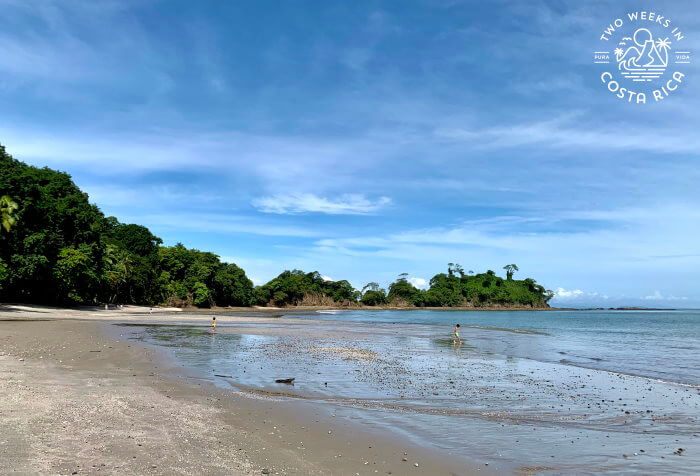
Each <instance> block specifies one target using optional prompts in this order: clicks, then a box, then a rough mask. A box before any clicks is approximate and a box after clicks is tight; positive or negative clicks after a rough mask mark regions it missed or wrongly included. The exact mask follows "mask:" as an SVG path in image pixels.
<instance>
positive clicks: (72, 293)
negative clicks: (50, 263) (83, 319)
mask: <svg viewBox="0 0 700 476" xmlns="http://www.w3.org/2000/svg"><path fill="white" fill-rule="evenodd" d="M99 271H100V270H99V268H98V267H97V266H96V260H95V256H94V248H93V246H91V245H87V244H81V245H79V246H78V247H67V248H63V249H62V250H61V251H60V252H59V254H58V260H57V261H56V264H55V266H54V269H53V276H54V278H55V280H56V286H57V288H58V290H59V292H60V294H59V296H61V297H62V300H63V302H64V303H66V304H81V303H87V302H95V301H96V297H97V289H98V286H99V282H100V272H99Z"/></svg>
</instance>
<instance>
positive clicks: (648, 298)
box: [642, 290, 688, 301]
mask: <svg viewBox="0 0 700 476" xmlns="http://www.w3.org/2000/svg"><path fill="white" fill-rule="evenodd" d="M642 299H644V300H646V301H686V300H687V299H688V298H687V297H684V296H673V295H671V296H664V295H663V294H661V292H660V291H658V290H656V291H654V294H651V295H649V296H644V297H643V298H642Z"/></svg>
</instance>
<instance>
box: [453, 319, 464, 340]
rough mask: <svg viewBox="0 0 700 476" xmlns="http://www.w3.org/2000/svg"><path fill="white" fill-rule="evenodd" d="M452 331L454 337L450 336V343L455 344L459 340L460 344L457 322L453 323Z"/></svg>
mask: <svg viewBox="0 0 700 476" xmlns="http://www.w3.org/2000/svg"><path fill="white" fill-rule="evenodd" d="M452 332H453V333H454V337H453V338H452V343H453V344H456V343H457V342H459V343H460V344H461V343H462V339H461V338H460V337H459V324H455V328H454V331H452Z"/></svg>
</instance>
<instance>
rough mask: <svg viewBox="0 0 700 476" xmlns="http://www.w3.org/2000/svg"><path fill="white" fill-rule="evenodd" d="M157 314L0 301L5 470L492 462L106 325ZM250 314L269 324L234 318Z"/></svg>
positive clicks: (424, 466) (163, 470) (294, 470)
mask: <svg viewBox="0 0 700 476" xmlns="http://www.w3.org/2000/svg"><path fill="white" fill-rule="evenodd" d="M163 318H164V314H161V313H154V314H153V315H151V314H150V313H149V312H148V309H146V310H144V309H138V310H132V311H101V310H97V309H94V310H81V311H77V310H56V309H52V308H34V307H9V306H2V307H0V373H2V377H1V378H0V416H1V418H0V468H3V471H7V472H10V473H18V474H103V473H107V474H477V472H478V474H484V473H485V472H487V471H488V467H484V466H483V465H482V466H479V464H478V463H477V462H474V464H473V465H465V463H464V459H460V460H459V461H457V460H455V461H450V460H449V459H445V458H444V455H443V454H442V453H440V452H439V451H433V450H431V449H430V448H422V447H420V446H419V445H417V444H415V443H412V442H411V441H409V440H408V439H406V438H400V437H397V436H396V435H394V434H392V433H390V432H388V431H382V429H381V428H377V427H372V428H369V427H367V426H363V425H362V424H359V423H357V422H353V421H352V419H350V418H335V417H333V415H332V414H329V412H328V411H327V409H325V408H320V407H319V406H317V405H314V404H312V403H302V402H296V401H293V400H290V399H280V398H275V397H274V396H264V395H258V396H255V395H254V394H251V393H243V392H240V391H236V390H235V389H234V388H233V387H230V388H228V389H227V388H222V387H217V386H214V385H212V384H211V383H210V382H209V381H208V380H207V379H200V378H198V377H197V375H194V374H188V372H187V371H186V369H183V368H182V367H179V366H176V365H174V364H173V362H172V361H171V360H169V359H168V358H167V356H166V355H165V354H164V353H162V352H159V351H158V349H156V348H153V347H150V346H146V345H141V344H139V343H135V342H128V341H123V340H118V339H115V338H113V337H112V333H113V330H111V329H109V328H108V327H110V326H112V323H113V322H115V321H120V322H121V321H125V322H149V321H152V320H153V321H155V320H156V319H163ZM96 319H99V321H98V320H96ZM167 319H168V320H169V321H170V320H172V321H180V320H188V321H192V320H193V319H194V320H208V317H207V316H191V315H190V316H187V317H186V318H185V317H184V316H181V315H180V314H179V313H178V314H173V315H168V316H167ZM227 319H229V320H230V319H233V318H227ZM257 319H261V320H262V321H268V322H269V318H252V320H251V318H241V320H242V321H245V322H247V323H251V322H253V323H254V322H255V321H256V320H257ZM234 320H235V319H234Z"/></svg>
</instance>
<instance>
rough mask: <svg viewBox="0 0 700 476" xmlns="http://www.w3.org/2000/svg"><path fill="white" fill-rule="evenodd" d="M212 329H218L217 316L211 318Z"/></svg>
mask: <svg viewBox="0 0 700 476" xmlns="http://www.w3.org/2000/svg"><path fill="white" fill-rule="evenodd" d="M211 330H213V331H215V330H216V316H212V318H211Z"/></svg>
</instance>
